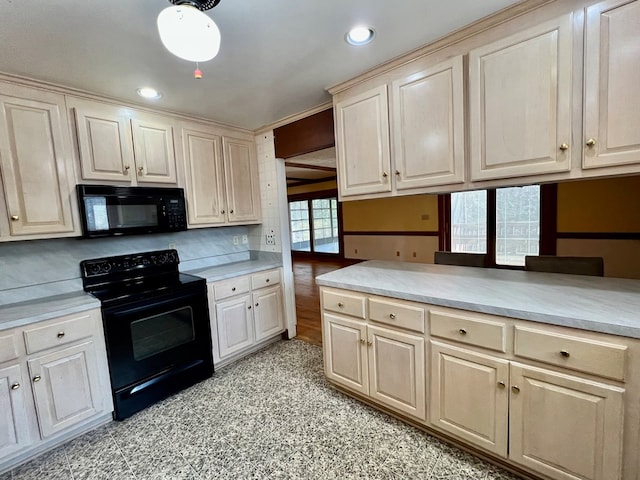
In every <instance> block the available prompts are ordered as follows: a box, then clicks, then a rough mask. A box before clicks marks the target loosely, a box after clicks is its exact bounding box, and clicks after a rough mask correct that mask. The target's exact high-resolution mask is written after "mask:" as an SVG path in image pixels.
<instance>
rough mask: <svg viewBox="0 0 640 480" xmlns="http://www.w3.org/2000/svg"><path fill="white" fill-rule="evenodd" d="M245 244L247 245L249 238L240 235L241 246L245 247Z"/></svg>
mask: <svg viewBox="0 0 640 480" xmlns="http://www.w3.org/2000/svg"><path fill="white" fill-rule="evenodd" d="M247 243H249V237H247V236H246V235H242V244H243V245H246V244H247Z"/></svg>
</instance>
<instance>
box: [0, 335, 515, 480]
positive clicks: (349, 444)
mask: <svg viewBox="0 0 640 480" xmlns="http://www.w3.org/2000/svg"><path fill="white" fill-rule="evenodd" d="M516 478H517V477H515V476H513V475H511V474H509V473H507V472H505V471H503V470H501V469H499V468H497V467H494V466H492V465H489V464H487V463H485V462H484V461H482V460H479V459H477V458H475V457H473V456H471V455H469V454H467V453H465V452H462V451H460V450H458V449H456V448H453V447H450V446H447V445H445V444H444V443H442V442H441V441H439V440H437V439H435V438H433V437H431V436H429V435H427V434H425V433H424V432H421V431H420V430H417V429H415V428H413V427H411V426H408V425H406V424H404V423H402V422H400V421H399V420H396V419H394V418H392V417H389V416H388V415H385V414H383V413H381V412H378V411H376V410H374V409H372V408H370V407H368V406H366V405H363V404H361V403H360V402H358V401H356V400H353V399H351V398H349V397H347V396H345V395H343V394H341V393H339V392H337V391H335V390H333V389H332V388H331V387H330V386H329V385H328V384H327V382H326V381H325V379H324V376H323V372H322V351H321V349H320V347H316V346H313V345H310V344H307V343H304V342H301V341H298V340H291V341H282V342H279V343H276V344H274V345H272V346H270V347H267V348H266V349H264V350H262V351H260V352H258V353H256V354H254V355H251V356H249V357H247V358H244V359H242V360H240V361H238V362H236V363H234V364H233V365H230V366H228V367H226V368H223V369H220V370H219V371H217V372H216V373H215V375H214V377H213V378H212V379H210V380H207V381H205V382H202V383H200V384H198V385H196V386H194V387H192V388H190V389H188V390H185V391H183V392H180V393H179V394H177V395H174V396H173V397H171V398H169V399H167V400H165V401H163V402H160V403H158V404H156V405H154V406H152V407H150V408H148V409H146V410H145V411H143V412H141V413H139V414H137V415H135V416H133V417H132V418H130V419H128V420H127V421H124V422H112V423H110V424H108V425H106V426H104V427H101V428H99V429H97V430H94V431H92V432H90V433H88V434H85V435H83V436H81V437H79V438H77V439H75V440H73V441H71V442H69V443H67V444H65V445H63V446H61V447H59V448H57V449H56V450H54V451H52V452H49V453H47V454H45V455H42V456H41V457H39V458H37V459H35V460H33V461H31V462H29V463H27V464H24V465H22V466H20V467H18V468H15V469H14V470H12V471H11V472H9V473H6V474H4V475H0V480H26V479H30V480H31V479H33V480H36V479H37V480H52V479H56V480H58V479H60V480H89V479H92V480H93V479H105V480H107V479H108V480H120V479H138V480H147V479H149V480H151V479H153V480H156V479H157V480H160V479H162V480H173V479H180V480H182V479H194V480H195V479H202V480H205V479H234V480H242V479H340V480H343V479H385V480H388V479H410V480H420V479H430V480H444V479H446V480H472V479H473V480H516Z"/></svg>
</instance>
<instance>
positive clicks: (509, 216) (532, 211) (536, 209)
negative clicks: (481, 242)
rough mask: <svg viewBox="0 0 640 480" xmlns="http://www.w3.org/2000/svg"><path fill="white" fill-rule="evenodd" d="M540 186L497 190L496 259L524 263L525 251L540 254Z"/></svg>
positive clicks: (503, 261) (515, 263)
mask: <svg viewBox="0 0 640 480" xmlns="http://www.w3.org/2000/svg"><path fill="white" fill-rule="evenodd" d="M539 245H540V186H538V185H530V186H527V187H512V188H499V189H497V190H496V263H497V264H498V265H524V257H525V255H538V248H539Z"/></svg>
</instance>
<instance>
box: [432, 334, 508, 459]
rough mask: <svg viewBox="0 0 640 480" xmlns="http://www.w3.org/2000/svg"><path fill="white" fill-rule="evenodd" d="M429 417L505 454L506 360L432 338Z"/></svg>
mask: <svg viewBox="0 0 640 480" xmlns="http://www.w3.org/2000/svg"><path fill="white" fill-rule="evenodd" d="M430 378H431V391H430V395H429V405H430V416H429V420H430V422H431V424H433V425H434V426H435V427H437V428H439V429H441V430H444V431H446V432H449V433H451V434H453V435H455V436H457V437H459V438H462V439H464V440H465V441H467V442H470V443H473V444H474V445H477V446H479V447H482V448H484V449H485V450H488V451H490V452H493V453H495V454H497V455H500V456H501V457H504V458H506V457H507V435H508V420H507V419H508V414H509V390H508V388H507V387H508V384H509V362H508V361H507V360H503V359H500V358H497V357H492V356H488V355H483V354H480V353H475V352H472V351H471V350H468V349H463V348H458V347H454V346H451V345H445V344H443V343H439V342H434V341H431V377H430Z"/></svg>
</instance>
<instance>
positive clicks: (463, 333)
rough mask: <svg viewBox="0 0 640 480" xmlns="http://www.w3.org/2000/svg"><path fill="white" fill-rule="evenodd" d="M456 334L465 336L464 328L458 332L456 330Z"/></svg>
mask: <svg viewBox="0 0 640 480" xmlns="http://www.w3.org/2000/svg"><path fill="white" fill-rule="evenodd" d="M458 333H459V334H460V335H466V334H467V331H466V330H465V329H464V328H461V329H460V330H458Z"/></svg>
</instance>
